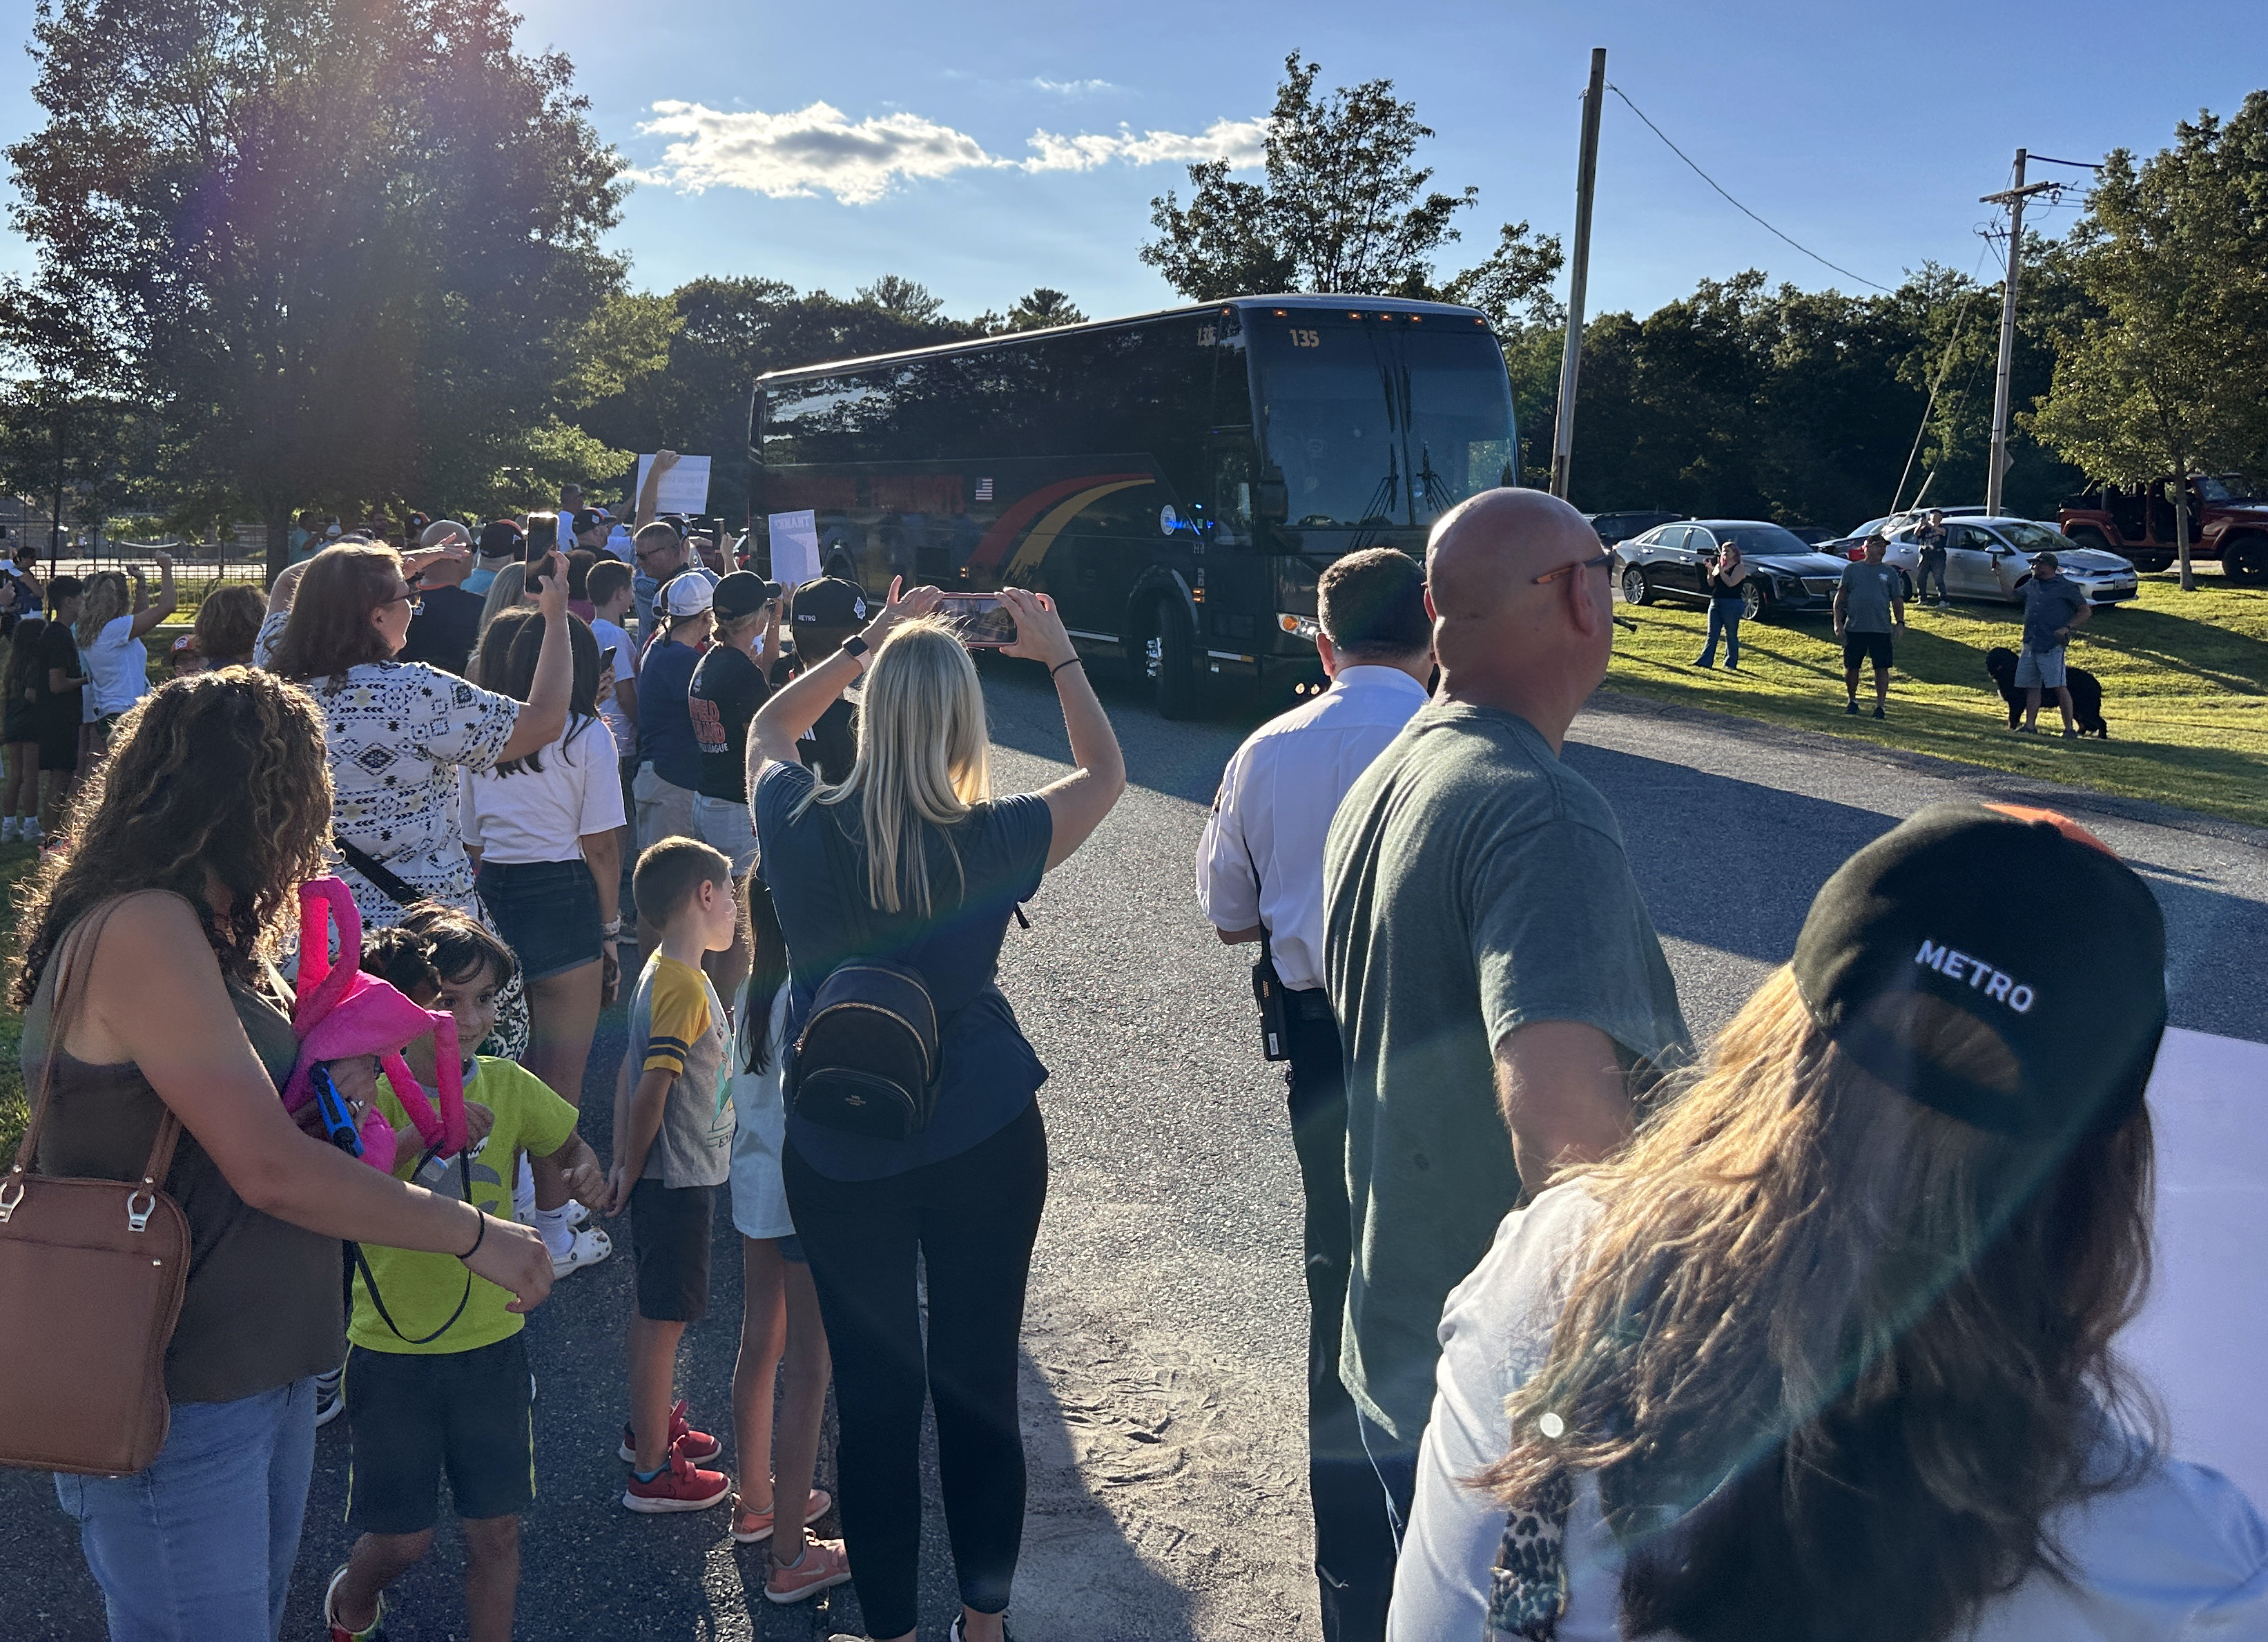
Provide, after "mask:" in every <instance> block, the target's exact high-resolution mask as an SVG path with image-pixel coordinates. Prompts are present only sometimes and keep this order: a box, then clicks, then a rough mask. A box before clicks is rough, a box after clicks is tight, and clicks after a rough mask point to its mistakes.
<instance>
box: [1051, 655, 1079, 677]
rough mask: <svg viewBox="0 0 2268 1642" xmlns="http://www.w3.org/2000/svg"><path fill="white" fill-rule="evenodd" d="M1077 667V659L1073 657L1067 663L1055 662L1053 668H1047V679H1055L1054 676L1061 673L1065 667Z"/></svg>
mask: <svg viewBox="0 0 2268 1642" xmlns="http://www.w3.org/2000/svg"><path fill="white" fill-rule="evenodd" d="M1078 665H1079V658H1078V657H1077V656H1073V657H1072V658H1071V659H1070V660H1069V661H1058V662H1057V663H1056V665H1055V666H1051V667H1049V669H1048V676H1049V678H1053V677H1055V675H1056V674H1058V673H1060V672H1062V671H1063V670H1064V668H1065V667H1075V666H1078Z"/></svg>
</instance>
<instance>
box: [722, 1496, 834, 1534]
mask: <svg viewBox="0 0 2268 1642" xmlns="http://www.w3.org/2000/svg"><path fill="white" fill-rule="evenodd" d="M834 1509H835V1496H834V1495H832V1494H830V1493H828V1491H826V1490H825V1489H824V1488H814V1489H813V1490H812V1491H811V1498H810V1500H809V1502H808V1503H807V1504H806V1505H805V1506H804V1508H803V1520H804V1521H805V1523H806V1525H807V1524H810V1523H813V1522H816V1521H819V1519H820V1518H821V1517H823V1516H825V1515H826V1514H827V1513H828V1512H830V1511H832V1510H834ZM772 1516H773V1513H771V1512H770V1511H757V1510H754V1509H751V1508H750V1507H749V1506H744V1505H742V1504H740V1501H738V1500H737V1499H736V1500H734V1501H733V1538H734V1539H736V1540H738V1541H739V1542H740V1543H741V1544H743V1545H761V1544H762V1543H763V1542H764V1541H766V1540H768V1539H770V1537H771V1536H772Z"/></svg>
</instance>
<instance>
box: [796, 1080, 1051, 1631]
mask: <svg viewBox="0 0 2268 1642" xmlns="http://www.w3.org/2000/svg"><path fill="white" fill-rule="evenodd" d="M784 1172H785V1174H786V1176H787V1197H788V1207H789V1209H790V1210H791V1211H792V1213H793V1214H794V1216H795V1231H796V1235H797V1237H798V1238H799V1239H800V1240H801V1241H802V1243H803V1248H804V1252H805V1253H806V1255H809V1256H810V1259H811V1275H812V1279H813V1281H814V1283H816V1284H817V1285H818V1288H819V1308H820V1312H821V1316H822V1317H823V1318H824V1320H825V1322H826V1324H827V1342H828V1348H829V1349H830V1350H831V1351H832V1352H833V1354H834V1358H835V1396H836V1409H837V1410H838V1411H839V1413H840V1414H841V1417H842V1425H843V1441H842V1447H841V1450H840V1452H839V1454H837V1466H838V1470H839V1480H840V1482H841V1484H842V1497H843V1540H844V1548H845V1549H846V1550H848V1551H849V1552H850V1555H851V1568H852V1569H853V1570H854V1572H855V1577H856V1581H857V1584H858V1605H859V1607H860V1609H862V1610H863V1611H864V1613H865V1621H866V1633H867V1634H868V1635H869V1636H877V1637H895V1636H902V1635H904V1634H905V1633H906V1632H908V1631H911V1630H912V1629H913V1628H914V1625H915V1623H916V1620H917V1610H916V1602H915V1572H916V1569H917V1566H918V1565H919V1562H920V1557H921V1515H922V1501H921V1422H922V1391H923V1386H924V1381H926V1383H927V1387H928V1391H929V1397H930V1401H931V1403H932V1405H933V1406H934V1408H935V1409H936V1410H937V1455H938V1469H939V1481H940V1483H941V1484H942V1485H943V1491H944V1495H945V1525H946V1534H947V1535H949V1536H950V1538H951V1540H952V1542H953V1562H954V1569H955V1571H956V1572H957V1573H958V1575H959V1577H960V1581H961V1601H962V1602H964V1603H966V1604H967V1605H968V1607H970V1608H973V1609H976V1611H977V1612H979V1613H987V1614H997V1613H1001V1612H1005V1610H1006V1609H1007V1606H1008V1587H1009V1586H1010V1585H1011V1584H1012V1583H1013V1580H1014V1579H1015V1577H1016V1553H1017V1550H1018V1548H1019V1546H1020V1543H1022V1540H1023V1536H1024V1444H1023V1438H1022V1435H1021V1432H1020V1428H1019V1425H1018V1422H1017V1417H1016V1358H1017V1350H1018V1336H1020V1333H1021V1332H1022V1329H1023V1322H1024V1284H1025V1279H1026V1278H1027V1275H1028V1274H1029V1272H1030V1270H1031V1263H1032V1244H1033V1241H1035V1239H1036V1238H1037V1237H1038V1236H1039V1231H1040V1211H1041V1210H1042V1208H1043V1207H1044V1206H1045V1205H1046V1203H1047V1197H1048V1137H1047V1129H1046V1126H1045V1125H1044V1124H1043V1123H1042V1122H1041V1121H1040V1108H1039V1103H1038V1102H1037V1101H1034V1102H1033V1103H1032V1104H1031V1105H1030V1106H1028V1107H1027V1108H1025V1109H1024V1113H1023V1116H1020V1117H1019V1118H1017V1119H1016V1120H1015V1121H1014V1122H1013V1123H1010V1124H1009V1125H1008V1126H1007V1127H1006V1128H1005V1129H1004V1130H1001V1131H1000V1132H999V1133H998V1134H997V1135H994V1136H993V1137H991V1138H990V1139H989V1140H985V1141H983V1142H982V1143H981V1144H979V1145H976V1146H973V1147H971V1148H970V1149H969V1150H968V1151H967V1152H962V1153H961V1154H960V1155H959V1156H958V1157H951V1158H947V1159H946V1160H944V1161H943V1162H939V1163H931V1164H927V1165H924V1167H920V1168H917V1169H910V1170H909V1171H907V1172H906V1173H905V1174H893V1175H889V1176H887V1177H886V1178H884V1179H881V1180H872V1181H838V1180H829V1179H828V1178H827V1177H826V1176H825V1175H823V1174H818V1173H817V1172H815V1171H814V1169H813V1168H812V1167H810V1165H808V1164H806V1162H804V1160H803V1159H802V1157H801V1156H800V1155H799V1153H798V1152H797V1151H796V1149H795V1147H794V1146H793V1145H789V1146H788V1147H787V1148H786V1156H785V1159H784ZM917 1252H918V1254H919V1255H921V1257H922V1261H923V1263H924V1265H925V1268H926V1270H927V1271H928V1276H929V1344H928V1351H927V1353H926V1366H924V1351H923V1344H922V1325H921V1306H920V1299H919V1295H918V1293H917V1290H916V1286H915V1255H916V1254H917Z"/></svg>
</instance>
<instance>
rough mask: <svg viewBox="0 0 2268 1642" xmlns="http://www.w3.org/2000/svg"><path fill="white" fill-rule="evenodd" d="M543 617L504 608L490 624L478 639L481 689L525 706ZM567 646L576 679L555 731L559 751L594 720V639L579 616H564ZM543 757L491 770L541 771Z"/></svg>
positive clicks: (596, 709) (596, 693)
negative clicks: (561, 726) (563, 720)
mask: <svg viewBox="0 0 2268 1642" xmlns="http://www.w3.org/2000/svg"><path fill="white" fill-rule="evenodd" d="M543 629H544V620H543V613H542V612H541V610H528V609H512V610H506V611H504V613H503V614H502V615H499V616H497V619H496V620H495V621H494V622H490V624H489V630H488V631H487V632H486V633H485V634H483V635H482V637H481V688H482V689H490V690H494V691H496V693H497V695H499V696H511V697H512V700H514V701H516V702H525V701H526V700H527V698H528V697H529V696H532V695H533V694H534V691H535V665H536V662H537V661H538V659H540V658H541V656H542V654H543V637H544V635H543ZM567 644H568V648H569V651H570V652H571V654H572V655H573V657H574V659H575V681H574V685H573V687H572V688H571V690H570V691H569V693H568V696H567V727H566V729H564V730H563V731H562V732H560V735H559V740H560V742H561V745H562V746H564V745H565V743H567V742H569V741H571V740H574V739H575V736H576V734H577V733H578V731H580V730H581V729H582V728H583V726H584V725H587V724H591V723H593V722H595V721H596V720H597V718H598V717H599V640H598V637H597V636H596V635H595V634H593V632H592V631H591V625H590V623H589V622H585V620H584V619H583V618H582V617H581V616H579V615H573V614H570V615H568V617H567ZM523 769H525V770H528V771H530V772H532V773H537V774H540V773H541V771H542V769H543V755H542V754H541V752H540V751H539V752H534V753H530V754H528V755H527V756H526V757H525V758H512V759H506V760H505V761H504V762H502V763H500V764H498V765H497V767H496V770H497V775H499V776H516V775H518V774H519V772H520V771H521V770H523Z"/></svg>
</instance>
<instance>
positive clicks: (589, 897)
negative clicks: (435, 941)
mask: <svg viewBox="0 0 2268 1642" xmlns="http://www.w3.org/2000/svg"><path fill="white" fill-rule="evenodd" d="M475 884H476V886H477V887H478V888H479V890H480V892H481V902H482V905H483V906H485V907H487V908H488V909H489V921H490V923H492V924H495V925H496V931H497V934H499V935H501V936H503V937H504V945H505V946H509V947H511V948H512V954H513V956H515V957H517V958H518V959H519V974H520V979H521V980H522V981H524V982H527V983H529V984H531V985H532V984H534V983H535V982H537V981H548V980H549V979H550V978H551V977H552V976H555V975H564V974H566V973H567V972H568V971H569V970H570V969H579V968H582V967H583V966H584V965H585V964H586V963H596V962H598V961H599V946H600V940H601V939H602V936H601V932H600V921H599V886H598V884H597V883H596V882H595V881H594V880H593V879H592V877H591V869H590V867H589V865H587V864H585V862H583V861H582V860H580V859H577V860H572V861H529V862H522V863H515V864H511V865H507V864H505V863H504V862H501V861H482V863H481V870H480V873H479V876H478V877H477V878H476V879H475Z"/></svg>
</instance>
